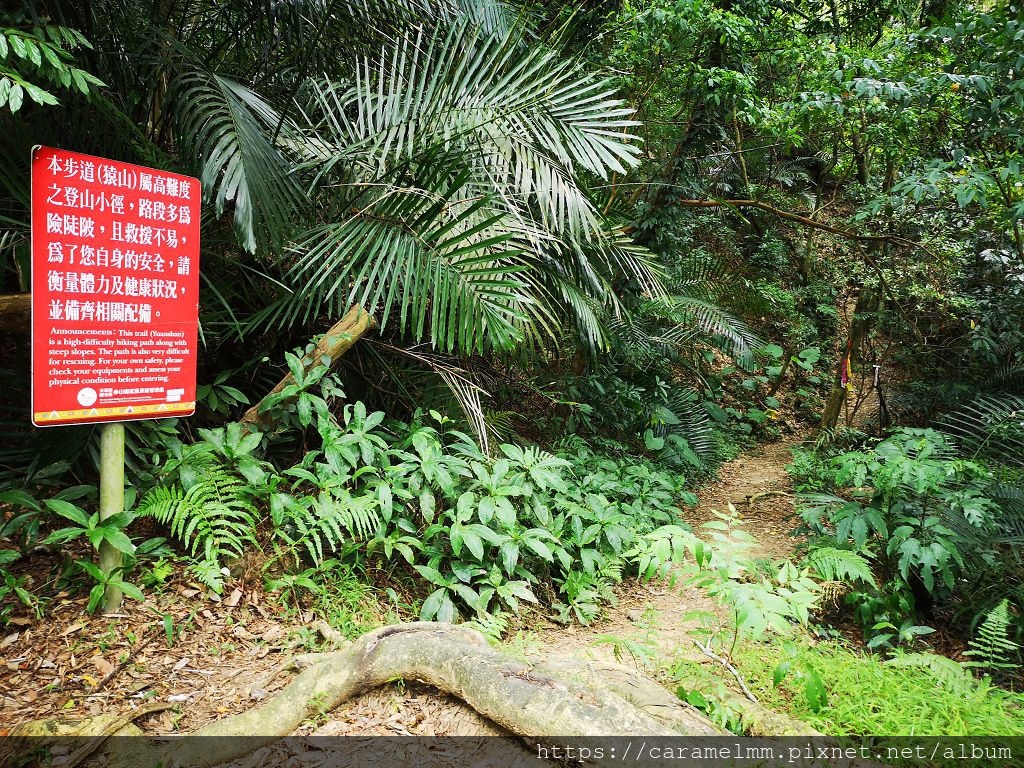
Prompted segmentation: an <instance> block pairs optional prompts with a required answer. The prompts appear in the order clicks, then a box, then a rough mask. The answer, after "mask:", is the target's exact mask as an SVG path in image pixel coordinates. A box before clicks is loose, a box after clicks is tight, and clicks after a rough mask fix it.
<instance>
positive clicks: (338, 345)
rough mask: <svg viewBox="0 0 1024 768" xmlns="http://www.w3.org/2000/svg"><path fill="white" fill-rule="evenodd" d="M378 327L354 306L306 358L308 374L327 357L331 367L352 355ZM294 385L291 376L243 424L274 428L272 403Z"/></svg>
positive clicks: (363, 311) (364, 311) (254, 407)
mask: <svg viewBox="0 0 1024 768" xmlns="http://www.w3.org/2000/svg"><path fill="white" fill-rule="evenodd" d="M376 327H377V323H376V321H374V319H373V318H372V317H371V316H370V315H369V314H367V312H366V310H364V309H363V308H362V307H352V309H350V310H349V311H348V312H347V313H346V314H345V316H344V317H343V318H341V320H339V321H338V322H337V323H335V324H334V325H333V326H331V329H330V330H329V331H327V333H325V334H324V335H323V336H322V337H321V338H320V341H318V342H317V344H316V348H315V349H314V350H313V352H312V353H311V354H309V355H306V356H305V357H303V358H302V366H303V370H304V371H307V372H308V371H311V370H313V369H314V368H316V367H317V366H318V365H319V364H320V362H321V361H322V360H323V359H324V358H327V359H328V360H329V361H330V365H331V366H333V365H334V364H335V362H337V360H338V358H339V357H341V356H342V355H343V354H345V353H346V352H348V350H349V349H351V348H352V346H353V345H354V344H355V343H356V342H357V341H358V340H359V338H360V337H361V336H362V335H363V334H364V333H366V332H367V331H370V330H373V329H374V328H376ZM294 383H295V377H294V376H292V374H291V373H289V374H288V375H287V376H285V377H284V378H283V379H281V381H279V382H278V383H277V386H275V387H274V388H273V389H272V390H270V392H268V393H267V394H266V395H265V396H264V397H263V399H262V400H260V401H259V402H258V403H256V405H254V406H253V407H252V408H250V409H249V410H247V411H246V412H245V415H243V416H242V418H241V423H242V424H249V425H253V426H256V425H258V426H260V427H263V428H267V427H270V426H272V425H273V419H272V418H271V417H270V415H269V413H268V412H267V410H268V406H269V404H270V403H271V402H273V400H272V398H273V397H274V395H277V394H279V393H281V392H282V391H284V389H285V387H287V386H288V385H290V384H294Z"/></svg>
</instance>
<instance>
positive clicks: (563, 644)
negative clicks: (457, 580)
mask: <svg viewBox="0 0 1024 768" xmlns="http://www.w3.org/2000/svg"><path fill="white" fill-rule="evenodd" d="M798 443H799V439H798V438H795V437H794V438H788V439H786V440H783V441H780V442H777V443H773V444H768V445H763V446H759V447H758V448H756V449H754V450H752V451H750V452H748V453H746V454H744V455H742V456H740V457H739V458H737V459H736V460H734V461H732V462H729V463H727V464H725V465H724V466H723V467H722V468H721V470H720V472H719V477H718V479H717V480H716V481H715V482H713V483H710V484H708V485H707V486H705V487H704V488H703V489H701V490H700V492H699V498H700V503H699V504H698V506H697V507H696V508H695V509H692V510H688V511H686V512H685V513H684V515H683V517H684V519H685V520H686V522H688V523H689V524H691V525H692V526H693V527H694V530H696V531H698V532H699V529H700V525H701V524H702V523H704V522H706V521H708V520H709V519H711V518H712V517H713V514H712V510H724V509H725V508H726V506H727V504H728V503H732V504H733V505H734V506H735V507H736V509H737V510H738V512H739V513H740V516H741V517H742V518H743V519H745V520H748V521H749V523H748V525H747V530H748V531H749V532H750V533H751V534H752V535H753V536H755V537H756V538H757V539H758V541H759V550H758V551H757V552H756V554H760V555H763V556H765V557H769V558H779V557H785V556H788V555H790V554H791V553H792V551H793V547H794V539H793V538H792V537H791V536H790V533H789V532H790V530H791V528H792V522H791V520H790V517H791V515H792V511H793V499H792V497H791V495H789V494H790V491H791V487H790V485H789V480H788V476H787V475H786V472H785V466H786V464H787V463H789V461H790V451H791V449H792V448H793V447H795V446H796V445H797V444H798ZM175 590H176V591H177V594H174V593H173V591H170V592H169V593H167V594H165V595H163V596H162V597H161V596H156V597H153V598H150V599H149V600H147V601H146V602H145V603H143V604H137V603H132V602H129V603H127V604H126V607H125V610H124V612H123V613H122V614H120V615H118V616H108V617H104V616H88V615H86V614H85V613H84V611H83V607H84V602H85V599H84V598H79V597H63V598H59V599H58V600H56V601H55V602H54V603H53V604H52V605H51V606H50V615H49V616H48V618H47V619H46V620H44V621H41V622H28V621H23V622H21V623H15V624H12V625H11V626H9V627H8V628H7V631H6V632H5V633H4V634H3V635H0V733H2V732H3V731H4V730H5V729H6V728H9V727H11V726H14V725H16V724H18V723H20V722H23V721H26V720H36V719H41V718H46V717H54V716H58V715H60V716H66V717H68V718H83V717H94V716H96V715H98V714H100V713H107V714H123V713H126V712H128V711H130V710H131V709H133V708H135V707H137V706H140V705H145V704H153V703H166V704H173V705H174V707H173V708H168V709H166V710H165V711H161V712H157V713H154V714H152V715H149V716H147V717H144V718H140V719H139V721H138V722H137V725H138V726H140V727H141V728H142V729H143V730H144V731H145V732H147V733H152V734H165V733H174V732H187V731H190V730H193V729H195V728H197V727H199V726H201V725H203V724H204V723H206V722H209V721H211V720H214V719H218V718H221V717H223V716H225V715H228V714H233V713H235V712H239V711H242V710H244V709H247V708H249V707H251V706H252V705H253V704H254V703H256V702H257V701H258V700H260V699H262V698H264V697H266V696H268V695H271V694H272V693H273V692H274V690H275V689H276V687H277V686H279V685H280V684H281V683H282V682H283V681H282V680H275V681H273V682H268V673H270V672H271V670H273V669H274V668H275V667H277V666H278V664H280V662H281V661H282V659H283V658H285V657H287V655H289V654H290V653H293V652H296V651H301V650H302V649H301V648H300V647H296V643H297V640H296V636H299V637H300V638H301V637H302V636H303V633H305V637H307V638H308V636H309V632H310V629H309V627H308V626H305V625H304V624H303V622H302V621H301V619H300V618H299V617H295V616H294V615H291V616H286V615H284V614H282V613H281V612H280V610H278V609H277V608H276V607H275V606H272V605H268V604H267V603H266V602H265V599H264V597H263V596H262V592H261V590H259V589H253V590H251V591H250V590H248V589H244V588H243V589H241V590H236V591H235V592H234V593H232V594H231V595H228V596H226V599H225V600H223V601H221V602H219V603H217V602H209V603H208V604H201V603H197V602H196V600H198V599H199V598H198V597H197V592H196V591H195V590H190V589H189V588H188V587H187V585H180V586H177V587H175ZM714 609H715V605H714V604H713V603H712V601H711V600H709V598H708V597H707V596H706V595H704V594H703V593H702V592H700V591H699V590H696V589H692V588H685V587H682V586H680V585H678V584H676V585H670V584H669V583H666V582H660V581H656V582H651V583H638V582H635V581H628V582H626V583H624V584H622V585H621V586H620V588H619V589H618V590H617V600H616V602H615V604H614V605H612V606H611V607H609V609H608V610H607V612H606V614H605V616H604V617H603V618H602V619H601V620H600V621H598V622H596V623H595V624H593V625H591V626H588V627H580V626H568V627H564V626H559V625H555V624H550V623H546V622H545V620H544V619H543V618H540V617H536V616H534V617H529V619H528V620H527V621H528V623H529V629H523V630H522V631H520V632H518V633H516V634H514V636H513V637H512V638H510V639H509V640H507V641H506V647H507V648H508V649H509V650H510V651H511V652H512V653H516V654H519V655H532V654H538V653H560V654H572V653H574V654H576V655H578V656H583V657H590V658H595V659H603V660H611V659H612V658H613V657H614V645H613V644H611V643H610V642H609V640H610V639H611V638H620V639H621V638H627V639H630V640H632V641H634V642H637V643H639V644H640V645H643V646H647V647H649V648H650V650H651V652H652V653H653V654H656V655H657V656H659V657H661V658H667V657H672V656H674V655H676V654H679V653H687V654H694V655H696V651H694V650H693V648H692V639H693V638H692V635H691V631H692V629H693V628H694V626H695V622H694V621H693V620H690V619H688V618H687V614H688V613H690V612H692V611H694V610H705V611H713V610H714ZM164 616H169V617H170V620H169V622H165V619H164ZM366 619H367V620H368V621H371V622H372V621H373V620H374V617H366ZM383 619H384V617H383V616H381V617H377V621H378V622H379V621H382V620H383ZM168 623H169V624H170V626H171V628H172V631H173V633H174V642H173V644H172V645H168V643H167V642H166V632H167V631H168V629H167V624H168ZM620 660H621V661H623V662H624V663H627V664H628V663H630V662H631V661H632V662H634V663H636V664H638V665H642V663H643V660H642V659H640V658H634V659H630V658H628V657H625V658H621V659H620ZM303 731H304V733H303V734H300V735H306V734H310V733H316V734H321V735H367V736H369V735H422V736H451V735H488V734H495V733H497V732H498V731H496V729H495V728H494V726H493V725H491V724H490V723H488V722H487V721H485V720H483V719H482V718H481V717H480V716H479V715H477V714H476V713H475V712H473V711H472V710H470V709H469V708H468V707H466V706H464V705H462V704H461V703H460V702H458V701H457V700H455V699H453V698H450V697H446V696H440V695H438V694H437V693H436V692H435V691H432V690H428V689H425V688H423V687H420V686H417V685H415V684H402V685H391V686H386V687H384V688H381V689H378V690H377V691H375V692H373V693H371V694H368V695H365V696H362V697H359V698H357V699H355V700H353V701H351V702H349V703H347V704H346V705H344V706H343V707H342V708H340V709H338V710H336V711H335V712H333V713H331V714H330V715H328V716H327V719H324V720H320V721H318V722H315V723H309V725H308V728H304V729H303Z"/></svg>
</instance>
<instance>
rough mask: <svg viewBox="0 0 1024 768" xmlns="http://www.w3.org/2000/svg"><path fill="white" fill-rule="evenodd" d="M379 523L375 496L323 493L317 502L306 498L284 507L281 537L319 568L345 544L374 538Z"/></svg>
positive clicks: (316, 499) (345, 492) (311, 498)
mask: <svg viewBox="0 0 1024 768" xmlns="http://www.w3.org/2000/svg"><path fill="white" fill-rule="evenodd" d="M380 521H381V518H380V511H379V507H378V502H377V499H376V497H375V496H370V495H366V496H352V495H350V494H349V493H348V492H347V491H341V492H337V495H332V494H327V493H321V494H320V496H319V497H318V498H315V499H314V498H313V497H308V496H307V497H306V498H305V499H300V500H295V501H294V502H293V503H290V504H287V505H285V506H284V511H283V517H282V526H281V529H280V530H279V534H280V535H281V537H282V538H284V539H285V541H286V542H288V545H289V546H290V547H292V548H294V549H299V550H305V552H306V554H307V555H309V558H310V559H311V560H312V561H313V563H314V564H315V565H319V564H320V563H322V562H323V561H324V560H326V559H327V558H328V557H330V555H331V554H332V553H333V552H334V551H335V550H337V549H339V548H340V547H341V546H342V545H343V544H344V543H345V542H346V541H349V540H351V539H367V538H369V537H371V536H372V535H373V533H374V531H375V530H376V529H377V528H378V527H379V526H380ZM289 528H290V529H291V532H290V533H287V532H286V531H288V529H289Z"/></svg>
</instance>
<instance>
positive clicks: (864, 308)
mask: <svg viewBox="0 0 1024 768" xmlns="http://www.w3.org/2000/svg"><path fill="white" fill-rule="evenodd" d="M878 309H879V295H878V294H876V293H875V291H874V290H873V289H872V288H871V287H870V286H865V287H864V288H863V289H861V292H860V294H859V295H858V296H857V303H856V304H855V305H854V309H853V319H852V320H851V322H850V336H849V339H848V340H847V344H846V350H847V351H846V354H844V355H843V358H842V361H841V362H840V364H839V368H838V369H837V370H836V375H835V378H834V379H833V380H832V391H831V392H830V393H829V398H828V402H827V403H826V404H825V410H824V412H823V413H822V416H821V424H820V426H819V429H822V430H825V429H834V428H835V426H836V424H837V423H838V421H839V414H840V412H841V411H842V409H843V404H844V403H845V402H846V394H847V391H846V387H844V386H843V382H842V378H843V367H844V366H845V365H846V357H847V355H849V357H850V362H851V365H852V364H853V363H856V362H858V361H859V360H860V347H861V343H862V342H863V341H864V339H865V337H866V336H867V335H868V332H869V331H870V330H871V323H872V322H873V321H874V319H875V315H876V314H877V312H878Z"/></svg>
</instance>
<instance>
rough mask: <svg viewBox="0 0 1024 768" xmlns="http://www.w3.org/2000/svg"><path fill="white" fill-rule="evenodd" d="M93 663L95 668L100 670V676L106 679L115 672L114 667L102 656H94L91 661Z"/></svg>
mask: <svg viewBox="0 0 1024 768" xmlns="http://www.w3.org/2000/svg"><path fill="white" fill-rule="evenodd" d="M89 661H91V662H92V663H93V666H94V667H96V669H98V670H99V672H100V674H101V675H103V676H104V677H106V676H107V675H109V674H110V673H111V672H113V671H114V665H113V664H111V663H110V662H109V661H107V660H106V659H104V658H103V657H102V656H93V657H92V658H91V659H89Z"/></svg>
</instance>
